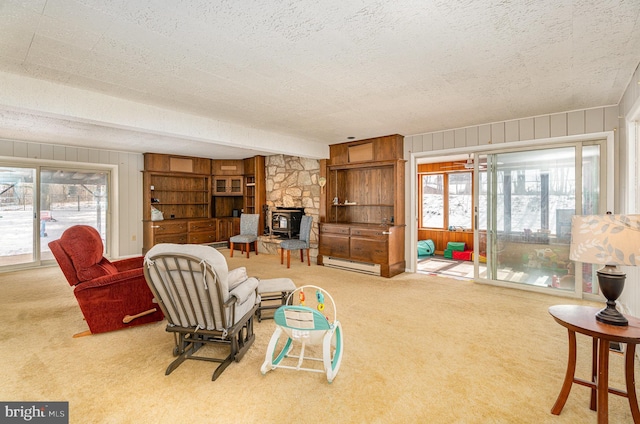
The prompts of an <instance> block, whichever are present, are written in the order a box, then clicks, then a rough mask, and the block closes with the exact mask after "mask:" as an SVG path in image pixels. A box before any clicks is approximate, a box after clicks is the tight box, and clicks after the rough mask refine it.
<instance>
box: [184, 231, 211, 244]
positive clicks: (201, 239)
mask: <svg viewBox="0 0 640 424" xmlns="http://www.w3.org/2000/svg"><path fill="white" fill-rule="evenodd" d="M215 241H216V232H215V231H209V232H199V233H189V243H195V244H202V243H213V242H215Z"/></svg>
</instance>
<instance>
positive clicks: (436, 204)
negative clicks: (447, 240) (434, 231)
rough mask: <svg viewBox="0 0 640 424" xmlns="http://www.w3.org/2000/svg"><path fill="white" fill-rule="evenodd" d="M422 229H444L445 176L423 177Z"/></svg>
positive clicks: (431, 175)
mask: <svg viewBox="0 0 640 424" xmlns="http://www.w3.org/2000/svg"><path fill="white" fill-rule="evenodd" d="M421 179H422V185H421V187H422V217H421V218H422V219H421V221H422V222H421V223H420V226H421V227H431V228H444V183H443V181H444V174H430V175H422V176H421Z"/></svg>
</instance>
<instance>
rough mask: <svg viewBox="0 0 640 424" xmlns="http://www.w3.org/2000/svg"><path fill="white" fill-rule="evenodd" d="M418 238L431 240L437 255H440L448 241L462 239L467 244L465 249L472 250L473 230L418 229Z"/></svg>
mask: <svg viewBox="0 0 640 424" xmlns="http://www.w3.org/2000/svg"><path fill="white" fill-rule="evenodd" d="M418 240H432V241H433V243H434V244H435V246H436V253H437V254H439V255H442V253H443V252H444V250H445V249H446V248H447V243H448V242H450V241H463V242H465V243H466V245H467V246H466V250H473V232H471V231H448V230H431V229H429V230H426V229H419V230H418Z"/></svg>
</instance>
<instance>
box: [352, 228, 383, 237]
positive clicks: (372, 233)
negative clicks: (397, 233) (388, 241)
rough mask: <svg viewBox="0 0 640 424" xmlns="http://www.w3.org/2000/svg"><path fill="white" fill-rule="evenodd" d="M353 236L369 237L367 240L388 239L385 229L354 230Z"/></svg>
mask: <svg viewBox="0 0 640 424" xmlns="http://www.w3.org/2000/svg"><path fill="white" fill-rule="evenodd" d="M351 236H356V237H367V238H375V239H385V238H387V234H384V230H383V229H379V230H378V229H375V230H374V229H368V228H352V229H351Z"/></svg>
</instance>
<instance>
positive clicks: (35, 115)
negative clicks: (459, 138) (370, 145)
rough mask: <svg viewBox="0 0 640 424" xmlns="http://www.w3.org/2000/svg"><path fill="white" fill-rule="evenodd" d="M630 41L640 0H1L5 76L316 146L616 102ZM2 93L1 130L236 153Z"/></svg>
mask: <svg viewBox="0 0 640 424" xmlns="http://www.w3.org/2000/svg"><path fill="white" fill-rule="evenodd" d="M639 46H640V2H639V1H638V0H631V1H624V0H521V1H507V0H475V1H474V0H458V1H455V0H431V1H427V0H415V1H408V0H396V1H391V0H388V1H364V0H363V1H354V0H322V1H318V0H312V1H304V0H303V1H296V0H288V1H286V0H254V1H249V0H247V1H236V0H229V1H213V0H200V1H198V0H192V1H166V0H155V1H153V0H147V1H139V0H114V1H103V0H75V1H73V0H32V1H29V0H0V71H2V72H5V73H9V74H15V75H19V76H23V77H28V78H35V79H39V80H46V81H48V82H54V83H57V84H63V85H66V86H73V87H75V88H79V89H83V90H89V91H91V92H97V93H101V94H102V95H108V96H110V97H117V98H122V99H126V100H127V101H133V102H136V103H141V104H145V105H151V106H154V107H157V108H158V109H159V110H160V109H162V110H170V111H175V112H177V113H178V115H176V116H173V115H172V114H170V113H164V114H163V119H164V120H171V119H174V120H177V119H179V118H178V116H183V114H189V115H197V116H198V117H202V118H206V119H211V120H214V121H215V122H228V123H232V124H233V125H236V126H240V127H242V128H248V129H253V130H256V129H258V130H261V131H267V132H269V134H273V133H275V134H283V135H286V136H287V137H291V138H292V139H294V140H304V141H306V142H308V143H321V144H323V145H327V144H333V143H338V142H344V141H346V139H347V137H348V136H355V137H356V138H358V139H360V138H368V137H375V136H381V135H386V134H394V133H398V134H403V135H412V134H418V133H424V132H430V131H437V130H442V129H449V128H458V127H463V126H468V125H474V124H481V123H487V122H494V121H498V120H508V119H516V118H522V117H529V116H535V115H540V114H546V113H554V112H560V111H567V110H575V109H582V108H589V107H596V106H603V105H611V104H617V103H618V102H619V100H620V98H621V96H622V93H623V91H624V89H625V87H626V86H627V84H628V83H629V80H630V77H631V75H632V74H633V71H634V70H635V68H636V66H637V65H638V62H639V61H640V47H639ZM2 92H3V90H2V88H1V87H0V137H5V138H18V139H26V140H37V141H46V140H51V139H52V137H53V138H56V134H57V138H56V139H55V140H54V141H55V142H62V143H64V142H67V143H69V144H77V145H82V144H87V143H90V142H91V140H93V142H95V141H96V140H98V141H99V142H100V146H101V147H103V148H108V147H112V148H118V149H122V148H123V146H121V145H118V142H117V140H122V139H126V140H128V142H127V143H126V146H125V147H127V146H128V148H126V149H125V150H137V151H146V150H153V151H163V150H166V151H170V150H171V148H170V147H171V145H174V146H175V145H176V140H180V143H185V144H184V145H185V146H189V147H190V148H189V151H190V152H191V151H195V152H198V149H197V145H198V144H200V145H202V143H205V144H206V143H214V144H217V143H222V144H227V148H228V151H224V155H223V154H222V153H220V155H222V156H225V155H226V156H229V157H231V156H233V155H234V153H233V152H234V149H235V148H237V147H238V143H237V142H236V141H235V140H233V138H234V135H233V134H234V132H227V133H226V134H225V135H222V136H216V137H211V138H210V139H207V137H198V138H197V139H191V140H189V139H188V137H187V138H183V137H181V136H180V133H181V132H180V131H176V132H175V134H172V133H171V132H168V133H167V132H165V133H163V134H161V135H154V134H153V133H152V132H149V131H145V130H137V129H136V128H123V125H121V123H119V122H111V121H109V120H105V121H104V122H100V121H97V120H96V119H95V118H92V119H89V117H86V119H83V117H82V116H78V114H77V113H75V114H73V116H65V108H64V106H63V105H61V106H60V108H59V109H60V110H59V111H56V112H55V113H52V112H51V111H50V110H48V111H47V113H46V114H45V113H41V112H42V111H41V110H40V109H39V107H38V102H37V101H32V102H31V103H30V104H28V105H24V104H22V105H21V107H20V108H18V109H16V108H15V107H14V108H12V107H11V106H12V104H11V102H9V101H6V102H4V101H3V99H2ZM35 94H36V93H30V96H31V97H35V96H34V95H35ZM40 115H42V116H40ZM236 128H238V127H236ZM236 133H237V131H236ZM156 137H157V138H156ZM258 138H259V136H258ZM185 140H186V141H185ZM121 143H122V141H121ZM255 143H256V144H258V145H257V146H256V145H253V146H248V147H249V148H251V149H253V151H255V152H261V151H262V152H266V153H268V152H274V151H278V149H277V148H275V147H274V146H273V145H269V144H270V143H268V142H266V141H265V142H264V144H263V145H260V140H256V142H255ZM165 144H166V145H167V148H166V149H165V147H164V145H165ZM298 144H300V147H299V149H300V151H299V152H298V153H304V152H303V150H304V147H303V146H302V144H304V143H298ZM154 146H155V148H154ZM191 147H193V149H191ZM289 150H296V149H294V148H289ZM292 153H296V152H293V151H292ZM241 156H242V154H241ZM244 156H247V155H246V154H244Z"/></svg>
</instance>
